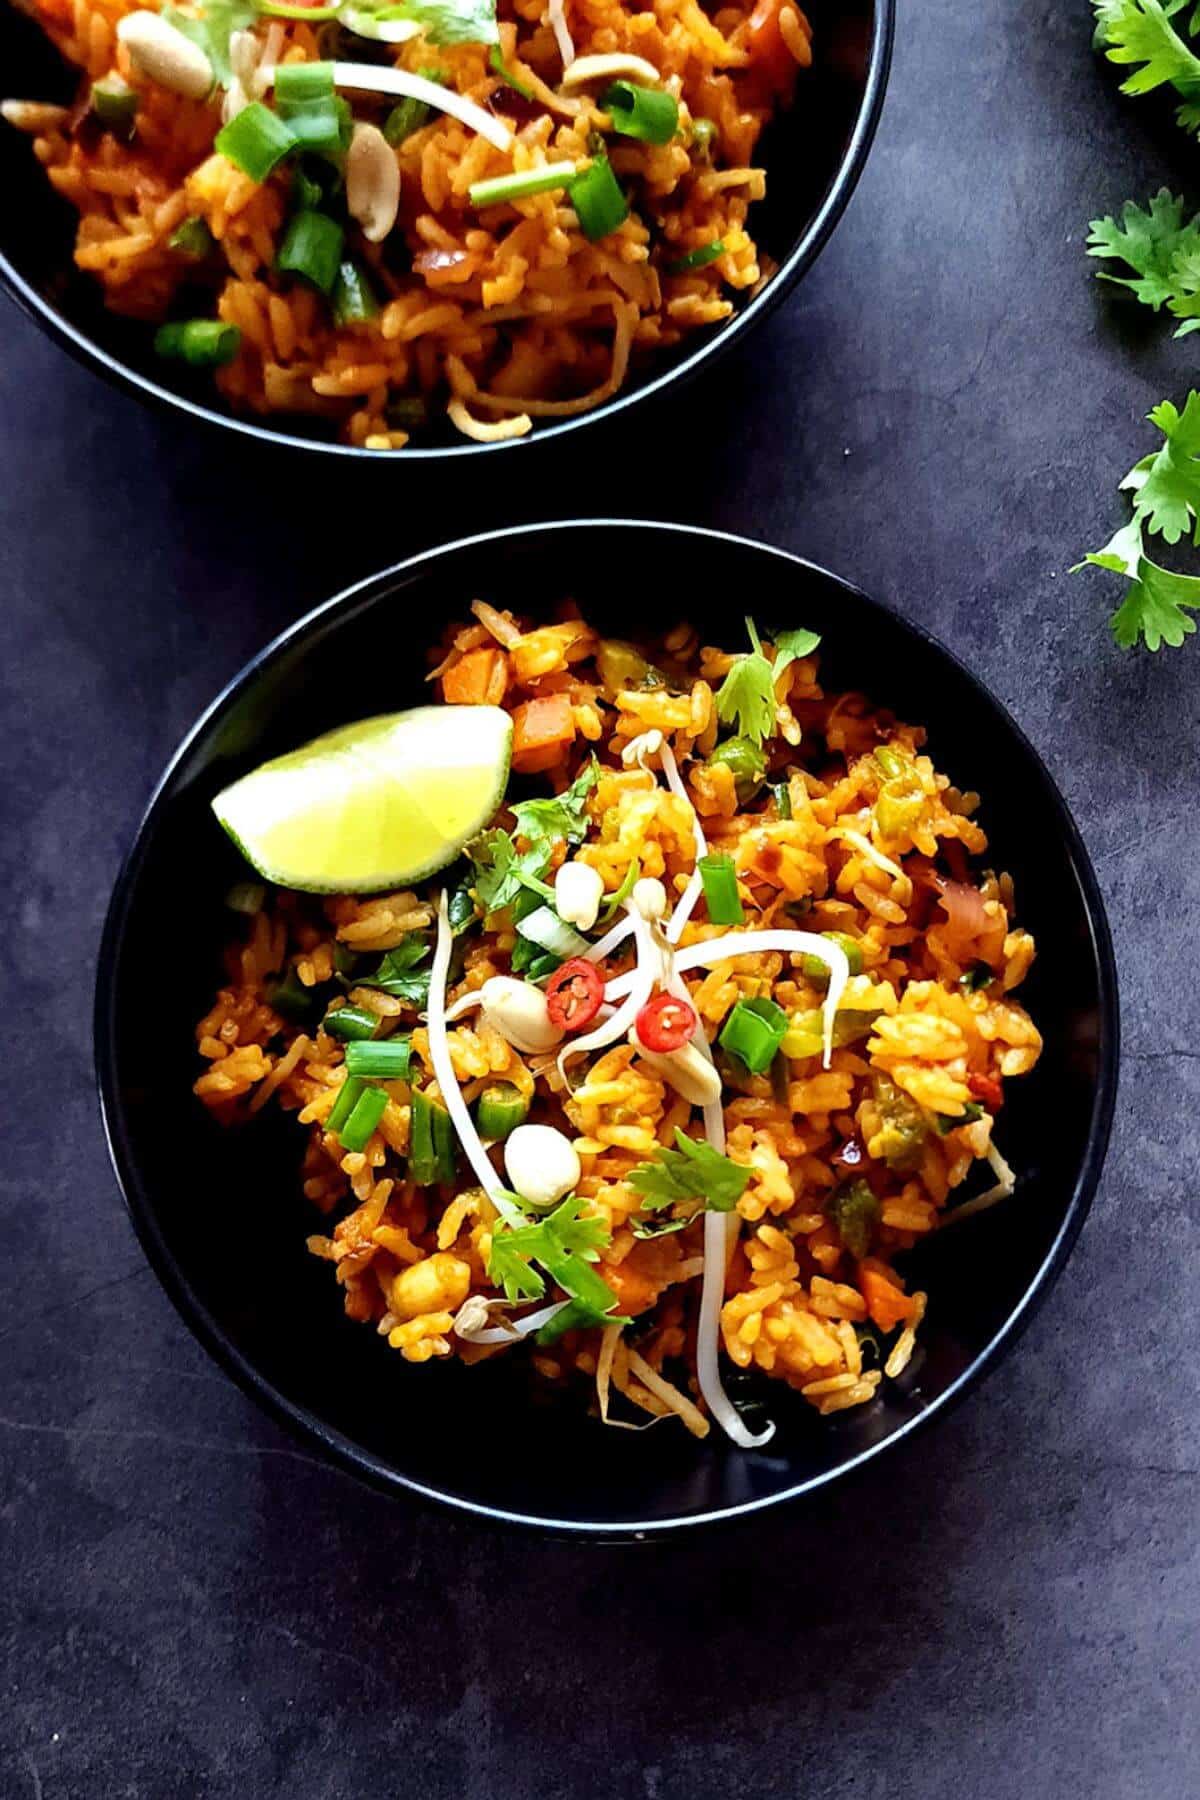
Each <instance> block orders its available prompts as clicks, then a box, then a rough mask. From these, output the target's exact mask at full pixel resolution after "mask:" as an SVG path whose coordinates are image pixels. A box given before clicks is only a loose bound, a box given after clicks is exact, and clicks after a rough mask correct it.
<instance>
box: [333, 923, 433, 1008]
mask: <svg viewBox="0 0 1200 1800" xmlns="http://www.w3.org/2000/svg"><path fill="white" fill-rule="evenodd" d="M428 955H429V945H428V944H427V943H426V942H425V941H424V939H423V938H419V937H417V935H416V934H415V933H414V932H410V933H409V935H408V936H407V937H406V938H405V939H404V940H403V942H402V943H399V944H397V945H396V947H395V949H394V950H389V951H388V952H387V954H386V956H385V957H384V958H383V960H382V961H381V963H380V964H379V967H378V968H377V969H376V970H375V971H374V972H373V973H372V974H370V975H355V976H353V977H352V979H351V983H350V985H351V986H352V987H368V988H378V989H379V991H380V993H383V994H390V995H391V996H392V998H393V999H394V1000H405V1001H407V1002H408V1004H409V1005H410V1006H415V1007H422V1006H424V1005H425V1004H426V1002H427V1001H428V999H429V971H428V969H418V967H417V964H418V963H420V962H423V961H424V959H425V958H426V957H427V956H428Z"/></svg>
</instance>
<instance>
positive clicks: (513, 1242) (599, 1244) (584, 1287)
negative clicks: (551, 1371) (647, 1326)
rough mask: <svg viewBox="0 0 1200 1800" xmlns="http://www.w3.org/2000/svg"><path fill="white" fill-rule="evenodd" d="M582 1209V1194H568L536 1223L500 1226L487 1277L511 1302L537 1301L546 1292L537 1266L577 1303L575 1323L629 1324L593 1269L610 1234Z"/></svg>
mask: <svg viewBox="0 0 1200 1800" xmlns="http://www.w3.org/2000/svg"><path fill="white" fill-rule="evenodd" d="M514 1198H517V1196H514ZM584 1204H585V1202H584V1200H583V1199H582V1197H581V1196H580V1195H578V1194H569V1195H568V1196H567V1198H566V1199H565V1200H564V1201H563V1202H562V1204H561V1205H560V1206H558V1207H557V1208H556V1209H555V1210H554V1212H552V1213H550V1214H549V1215H548V1216H547V1217H546V1218H544V1219H539V1220H538V1221H537V1223H536V1224H533V1223H530V1224H528V1225H516V1226H511V1225H505V1226H499V1225H498V1226H497V1228H496V1230H495V1231H494V1232H493V1234H492V1250H491V1255H490V1257H489V1258H488V1274H489V1276H490V1277H491V1279H492V1280H493V1281H494V1282H496V1283H497V1284H498V1285H499V1286H501V1287H503V1289H504V1292H505V1294H506V1295H507V1296H508V1298H509V1299H510V1300H515V1299H526V1300H537V1299H540V1298H541V1296H542V1295H543V1294H544V1293H545V1291H546V1284H545V1281H544V1280H543V1278H542V1276H541V1274H540V1273H539V1271H538V1270H537V1269H534V1268H532V1267H531V1266H530V1265H531V1263H532V1262H538V1263H540V1264H541V1266H542V1268H543V1269H544V1270H545V1271H546V1274H547V1275H549V1276H550V1277H551V1279H552V1280H554V1281H556V1282H557V1283H558V1285H559V1287H560V1288H561V1289H562V1290H563V1292H564V1293H565V1294H566V1295H567V1297H568V1299H570V1300H573V1301H577V1302H578V1303H579V1306H580V1308H581V1309H582V1310H581V1312H580V1313H578V1314H577V1315H576V1319H575V1323H576V1324H578V1323H579V1322H580V1321H581V1319H582V1318H583V1316H585V1315H586V1316H588V1318H589V1321H590V1322H591V1323H593V1324H605V1325H612V1324H617V1323H620V1324H627V1323H628V1320H626V1319H623V1318H622V1319H619V1320H618V1318H617V1317H616V1315H614V1313H613V1308H614V1307H615V1306H616V1304H617V1297H616V1295H615V1294H614V1293H613V1290H612V1289H611V1288H610V1287H609V1285H608V1283H607V1282H606V1281H605V1279H604V1277H603V1276H602V1275H600V1274H598V1273H597V1271H596V1270H595V1269H594V1268H593V1267H592V1264H593V1263H594V1262H596V1261H597V1260H598V1258H599V1255H600V1252H601V1250H602V1249H603V1248H604V1247H605V1245H606V1244H608V1243H610V1242H611V1241H612V1233H611V1231H610V1230H609V1228H608V1226H607V1225H606V1224H605V1222H604V1220H603V1219H602V1218H600V1217H599V1216H597V1215H594V1214H585V1215H583V1216H581V1214H580V1209H581V1207H583V1206H584ZM567 1329H569V1327H568V1326H563V1330H567Z"/></svg>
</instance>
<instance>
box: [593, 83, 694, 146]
mask: <svg viewBox="0 0 1200 1800" xmlns="http://www.w3.org/2000/svg"><path fill="white" fill-rule="evenodd" d="M600 104H601V106H602V107H603V108H604V110H605V112H606V113H607V114H608V116H609V118H610V119H611V120H612V122H613V130H614V131H619V132H620V133H621V135H622V136H623V137H631V138H640V139H641V140H642V142H643V143H646V144H669V143H670V141H671V139H672V138H673V137H674V136H675V133H676V132H677V131H678V130H679V103H678V101H677V100H676V99H675V96H674V95H673V94H668V93H665V92H664V91H663V89H662V88H647V87H638V86H637V85H636V84H635V83H634V82H632V81H614V82H613V84H612V86H611V87H610V88H608V89H606V90H605V92H604V93H603V94H601V96H600Z"/></svg>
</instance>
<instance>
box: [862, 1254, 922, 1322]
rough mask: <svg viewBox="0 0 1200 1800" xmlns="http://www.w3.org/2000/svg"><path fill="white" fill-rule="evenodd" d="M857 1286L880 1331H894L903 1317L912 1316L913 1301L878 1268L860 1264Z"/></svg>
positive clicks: (902, 1320)
mask: <svg viewBox="0 0 1200 1800" xmlns="http://www.w3.org/2000/svg"><path fill="white" fill-rule="evenodd" d="M858 1287H859V1292H860V1293H861V1294H862V1297H863V1299H864V1300H865V1301H866V1303H867V1311H868V1312H869V1313H870V1315H871V1317H872V1319H874V1321H875V1323H876V1325H878V1327H879V1329H880V1331H894V1330H895V1329H896V1326H897V1325H900V1324H902V1323H903V1322H904V1320H905V1319H911V1318H912V1315H913V1306H914V1303H913V1301H912V1299H911V1298H910V1296H909V1295H908V1294H906V1293H904V1292H902V1290H901V1289H900V1288H898V1287H897V1286H896V1284H895V1282H893V1281H889V1280H888V1278H887V1276H886V1275H883V1274H881V1273H880V1271H879V1270H878V1269H871V1268H868V1267H866V1265H865V1264H864V1265H860V1267H859V1271H858Z"/></svg>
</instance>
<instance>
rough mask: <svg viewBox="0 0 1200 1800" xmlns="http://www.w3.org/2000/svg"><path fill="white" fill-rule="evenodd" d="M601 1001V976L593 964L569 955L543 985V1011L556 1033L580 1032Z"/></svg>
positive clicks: (598, 1007) (595, 1012)
mask: <svg viewBox="0 0 1200 1800" xmlns="http://www.w3.org/2000/svg"><path fill="white" fill-rule="evenodd" d="M603 1000H604V977H603V975H601V973H600V971H599V969H598V968H597V967H596V965H595V963H591V962H588V960H587V958H586V957H583V956H573V957H571V959H570V961H569V962H565V963H563V965H562V967H561V968H559V969H555V971H554V973H553V975H552V976H551V977H550V979H549V981H548V982H547V983H546V1011H547V1012H548V1013H549V1014H550V1018H551V1021H552V1023H553V1024H555V1025H557V1026H558V1028H559V1030H560V1031H582V1030H583V1028H584V1026H585V1025H590V1024H591V1022H592V1020H593V1019H594V1018H595V1016H596V1014H597V1013H598V1012H599V1011H600V1007H601V1005H602V1003H603Z"/></svg>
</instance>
